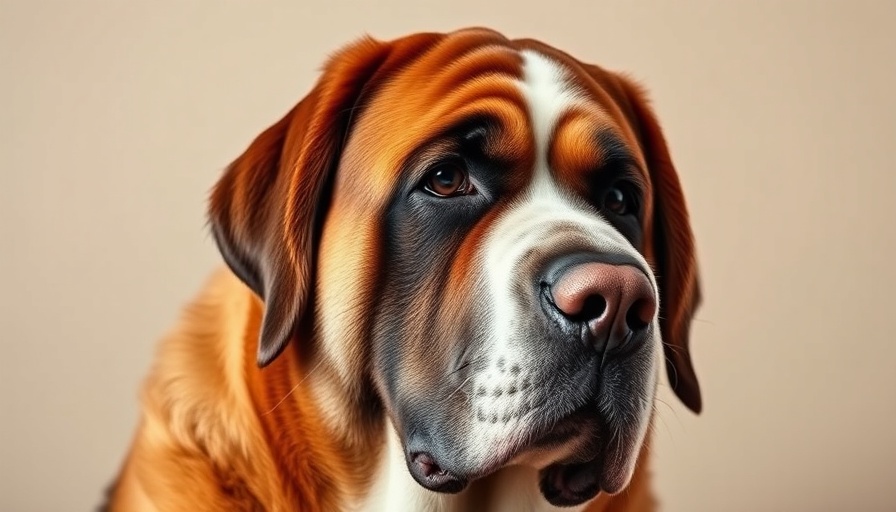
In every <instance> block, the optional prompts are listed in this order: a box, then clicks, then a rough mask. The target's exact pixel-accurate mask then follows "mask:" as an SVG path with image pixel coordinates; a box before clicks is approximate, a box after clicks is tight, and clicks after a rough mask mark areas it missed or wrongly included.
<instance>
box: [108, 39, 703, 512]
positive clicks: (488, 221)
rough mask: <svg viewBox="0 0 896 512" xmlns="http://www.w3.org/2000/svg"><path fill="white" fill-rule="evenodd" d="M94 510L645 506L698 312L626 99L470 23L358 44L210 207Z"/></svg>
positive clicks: (653, 124) (652, 142) (675, 217)
mask: <svg viewBox="0 0 896 512" xmlns="http://www.w3.org/2000/svg"><path fill="white" fill-rule="evenodd" d="M209 217H210V226H211V230H212V232H213V233H214V238H215V241H216V243H217V246H218V248H219V249H220V252H221V254H222V255H223V259H224V261H225V262H226V268H223V267H222V268H221V269H220V270H219V271H218V272H217V273H215V274H214V275H213V276H212V277H211V279H210V280H209V281H208V283H207V285H206V286H205V287H204V289H203V290H202V291H201V292H200V293H199V295H198V297H196V298H195V300H194V301H193V302H192V304H190V305H189V306H188V307H187V308H186V311H185V312H184V314H183V317H182V318H181V320H180V323H179V324H178V325H177V326H176V327H175V328H174V329H173V330H172V331H171V332H170V334H169V335H168V336H167V337H166V339H165V340H164V342H163V343H162V345H161V348H160V350H159V352H158V355H157V358H156V360H155V365H154V367H153V369H152V372H151V374H150V376H149V378H148V380H147V381H146V383H145V386H144V387H143V392H142V402H141V403H142V413H141V419H140V423H139V427H138V430H137V432H136V435H135V437H134V441H133V445H132V447H131V449H130V451H129V453H128V456H127V458H126V460H125V463H124V465H123V467H122V470H121V473H120V475H119V476H118V478H117V479H116V481H115V484H114V485H113V486H112V488H111V489H110V492H109V496H108V500H109V501H108V503H107V506H108V508H109V509H111V510H116V511H119V510H120V511H148V510H155V511H179V510H185V511H199V510H270V511H292V510H299V511H308V512H311V511H326V512H328V511H339V510H377V511H380V510H381V511H388V512H396V511H418V510H419V511H422V510H433V511H446V512H447V511H461V510H501V511H525V510H552V509H554V508H558V507H565V509H567V510H568V509H569V507H572V508H573V509H577V510H590V511H611V510H612V511H623V510H624V511H645V510H653V508H654V506H655V505H654V500H653V498H652V496H651V493H650V489H649V483H648V481H647V475H646V472H647V469H648V468H647V466H648V461H647V459H646V454H647V451H648V449H647V446H648V437H649V433H650V430H651V420H652V417H653V415H654V400H655V393H656V388H657V382H658V380H659V378H660V370H661V367H662V366H665V367H666V370H667V372H668V376H669V382H670V385H671V387H672V389H673V390H674V392H675V393H676V394H677V396H678V397H679V398H680V399H681V400H682V402H683V403H684V404H685V405H686V406H687V407H688V408H690V409H691V410H692V411H694V412H699V410H700V407H701V399H700V390H699V387H698V383H697V379H696V377H695V374H694V369H693V367H692V364H691V360H690V355H689V352H688V334H689V328H690V322H691V318H692V316H693V314H694V310H695V308H696V307H697V304H698V302H699V289H698V280H697V279H698V278H697V268H696V263H695V255H694V242H693V237H692V232H691V228H690V226H689V221H688V213H687V209H686V207H685V201H684V198H683V195H682V188H681V186H680V184H679V179H678V177H677V175H676V172H675V169H674V168H673V164H672V161H671V159H670V156H669V151H668V150H667V148H666V143H665V141H664V139H663V135H662V133H661V130H660V127H659V125H658V124H657V120H656V119H655V117H654V114H653V113H652V111H651V109H650V107H649V106H648V104H647V102H646V100H645V97H644V94H643V92H642V90H641V89H640V88H639V87H638V86H637V85H635V84H634V83H633V82H632V81H631V80H630V79H629V78H626V77H625V76H622V75H619V74H616V73H613V72H610V71H607V70H605V69H602V68H600V67H598V66H594V65H590V64H585V63H582V62H580V61H578V60H576V59H574V58H573V57H571V56H569V55H567V54H566V53H563V52H561V51H559V50H557V49H555V48H552V47H550V46H547V45H545V44H543V43H540V42H538V41H534V40H531V39H523V40H512V39H508V38H506V37H504V36H503V35H501V34H499V33H496V32H494V31H491V30H487V29H479V28H477V29H465V30H460V31H456V32H451V33H447V34H435V33H422V34H414V35H410V36H407V37H403V38H400V39H397V40H394V41H391V42H382V41H377V40H373V39H370V38H365V39H362V40H359V41H357V42H355V43H353V44H351V45H349V46H347V47H345V48H343V49H342V50H341V51H339V52H338V53H336V54H335V55H334V56H332V57H331V58H330V60H329V61H328V63H327V64H326V66H325V69H324V70H323V72H322V76H321V77H320V79H319V81H318V82H317V84H316V86H315V87H314V88H313V89H312V90H311V92H310V93H309V94H308V95H307V96H306V97H305V98H304V99H302V100H301V101H300V102H299V103H298V105H296V106H295V107H294V108H293V109H292V110H291V111H290V112H289V113H287V114H286V116H285V117H283V118H282V119H281V120H279V121H278V122H277V123H276V124H274V125H273V126H271V127H270V128H268V129H267V130H265V131H264V132H263V133H262V134H261V135H259V136H258V137H257V138H256V139H255V141H254V142H252V144H251V145H250V146H249V147H248V149H247V150H246V151H245V152H244V153H243V154H242V155H241V156H240V157H239V158H237V160H236V161H235V162H234V163H233V164H232V165H231V166H230V167H229V168H228V169H227V170H226V172H225V173H224V175H223V177H222V178H221V179H220V181H219V182H218V183H217V185H216V186H215V187H214V190H213V192H212V193H211V199H210V207H209Z"/></svg>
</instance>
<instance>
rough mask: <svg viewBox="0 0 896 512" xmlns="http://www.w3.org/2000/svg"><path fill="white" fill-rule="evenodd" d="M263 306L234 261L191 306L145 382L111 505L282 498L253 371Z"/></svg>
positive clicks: (227, 504)
mask: <svg viewBox="0 0 896 512" xmlns="http://www.w3.org/2000/svg"><path fill="white" fill-rule="evenodd" d="M259 314H260V304H259V303H258V299H257V298H256V297H255V296H254V295H253V294H252V292H251V291H250V290H249V289H248V288H247V287H245V286H244V285H243V284H242V283H241V282H240V281H239V280H238V279H237V278H236V277H235V276H234V275H233V274H232V273H230V272H229V271H227V270H226V269H220V270H217V271H215V272H214V273H213V274H212V276H211V277H210V279H209V280H208V281H207V282H206V284H205V285H204V286H203V288H202V290H201V291H200V293H199V294H198V296H196V297H195V298H194V299H193V300H192V301H191V302H190V303H189V304H188V305H187V306H186V307H185V308H184V310H183V313H182V315H181V318H180V319H179V321H178V322H177V324H176V325H175V327H174V328H173V329H172V330H170V331H169V332H168V333H167V335H165V336H164V338H163V340H162V342H161V344H160V345H159V349H158V352H157V353H156V357H155V361H154V364H153V368H152V370H151V372H150V375H149V377H148V378H147V379H146V381H145V382H144V385H143V388H142V391H141V418H140V427H139V429H138V431H137V434H136V437H135V439H134V442H133V446H132V447H131V451H130V455H129V457H128V459H127V460H126V462H125V467H124V468H123V471H122V474H121V479H120V480H119V481H118V482H117V483H116V485H115V489H114V491H113V493H112V499H111V503H112V506H111V507H110V508H111V509H112V510H133V509H137V510H147V509H149V510H153V509H158V510H174V509H179V507H182V506H184V505H186V504H189V505H190V506H195V505H197V504H200V503H202V504H207V505H201V506H200V508H201V509H203V508H204V507H205V506H207V507H208V508H209V509H210V510H213V509H214V510H220V509H233V510H261V509H262V508H270V506H269V505H270V504H273V503H277V502H278V501H280V499H281V498H280V496H279V489H280V488H281V486H280V485H279V482H273V481H269V480H270V479H271V478H272V475H277V471H276V469H275V465H274V462H273V459H272V458H271V456H270V455H269V451H268V448H267V444H266V442H265V440H264V434H263V431H262V427H261V424H260V422H259V420H258V415H257V413H256V410H255V407H254V406H253V404H252V400H251V397H250V394H249V390H248V387H247V384H246V379H245V368H246V366H245V365H246V360H245V355H246V351H245V343H246V339H247V336H252V335H253V334H254V333H253V332H252V330H251V329H252V325H253V323H254V325H257V322H258V319H257V318H255V315H259ZM146 496H153V497H154V499H157V500H162V501H161V502H159V501H157V502H156V503H153V504H152V505H150V503H149V502H148V500H146V498H145V497H146ZM262 503H264V504H265V506H264V507H263V506H262V505H261V504H262ZM274 508H277V507H274Z"/></svg>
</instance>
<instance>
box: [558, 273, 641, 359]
mask: <svg viewBox="0 0 896 512" xmlns="http://www.w3.org/2000/svg"><path fill="white" fill-rule="evenodd" d="M550 294H551V298H552V300H553V304H554V306H556V308H557V309H558V310H560V312H561V313H562V314H563V315H564V316H566V317H567V318H568V319H570V320H571V321H573V322H580V323H583V324H586V325H587V327H588V331H589V333H590V337H591V341H592V343H594V345H595V347H596V348H597V349H598V350H601V351H604V350H605V351H607V352H611V351H613V350H615V349H618V348H620V347H622V346H623V345H625V344H626V343H627V342H629V340H630V339H641V338H642V337H641V336H638V335H639V334H642V333H643V332H645V331H646V330H647V327H648V326H649V325H650V322H651V321H653V317H654V315H655V314H656V308H657V302H656V296H655V294H654V291H653V287H652V286H651V284H650V281H649V280H648V279H647V276H646V275H645V274H644V272H642V271H641V270H640V269H638V268H636V267H634V266H631V265H613V264H609V263H596V262H591V263H581V264H578V265H574V266H572V267H569V268H568V269H566V270H565V271H564V272H563V273H562V274H560V275H559V276H558V278H557V280H556V282H555V283H554V284H553V285H552V286H551V287H550Z"/></svg>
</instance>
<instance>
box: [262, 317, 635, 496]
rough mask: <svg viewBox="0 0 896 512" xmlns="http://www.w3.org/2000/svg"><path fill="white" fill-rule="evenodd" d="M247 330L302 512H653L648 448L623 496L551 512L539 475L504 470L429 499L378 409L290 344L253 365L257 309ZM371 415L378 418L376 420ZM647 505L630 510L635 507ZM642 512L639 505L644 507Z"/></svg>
mask: <svg viewBox="0 0 896 512" xmlns="http://www.w3.org/2000/svg"><path fill="white" fill-rule="evenodd" d="M253 307H254V308H255V309H256V311H253V314H252V315H249V316H250V318H251V319H252V320H250V321H249V323H248V325H247V326H246V333H245V336H246V341H247V342H246V344H245V345H246V352H245V357H246V365H245V369H246V374H247V376H248V379H247V381H248V383H249V391H250V393H251V395H252V397H253V402H254V405H255V408H256V412H257V414H258V417H259V419H260V421H261V424H262V426H263V429H264V433H265V436H266V437H267V440H268V443H267V444H268V446H269V447H270V448H271V451H272V455H273V457H274V460H275V461H276V463H277V466H278V470H279V471H280V473H281V475H282V478H283V481H282V482H280V484H281V485H282V487H283V488H284V490H285V492H286V494H287V500H288V501H289V502H292V503H302V504H303V505H304V506H303V507H302V509H303V510H341V509H347V510H357V511H380V510H388V511H390V512H401V511H433V512H455V511H468V510H489V511H492V510H494V511H519V510H526V511H548V510H558V511H559V510H563V511H578V510H587V511H588V512H615V511H623V510H625V511H629V510H639V511H640V510H650V509H652V507H650V505H651V504H652V500H651V497H650V495H649V489H648V486H647V477H646V475H645V472H646V468H645V467H644V466H645V465H646V463H647V460H646V451H647V449H646V448H647V447H646V446H645V450H644V453H642V456H641V460H640V461H639V464H638V469H637V470H636V471H635V475H634V477H633V480H632V483H631V485H630V486H629V488H628V489H627V490H626V492H625V493H623V494H621V495H620V496H617V497H610V496H607V495H603V494H602V495H600V496H599V497H598V498H597V499H595V500H593V501H591V502H590V503H588V504H587V505H584V506H580V507H575V508H569V507H565V508H562V509H560V508H556V507H552V506H551V505H550V504H549V503H547V501H545V499H544V498H543V497H542V495H541V492H540V491H539V488H538V475H537V472H536V470H534V469H532V468H525V467H510V468H505V469H502V470H501V471H499V472H497V473H496V474H494V475H491V476H489V477H487V478H483V479H480V480H477V481H475V482H473V483H472V484H471V485H470V486H469V487H468V488H467V489H466V490H464V491H463V492H461V493H458V494H441V493H434V492H431V491H428V490H426V489H424V488H423V487H422V486H420V485H419V484H417V482H415V481H414V480H413V478H412V477H411V475H410V473H409V472H408V469H407V466H406V464H405V461H404V457H403V456H402V450H401V443H400V441H399V439H398V437H397V435H396V434H395V431H394V429H393V428H392V426H391V424H390V423H389V422H388V421H387V420H385V419H384V418H383V413H382V412H381V410H379V408H377V407H374V406H371V405H370V404H366V403H364V397H363V396H362V391H360V390H357V389H354V390H352V389H344V388H342V387H341V386H340V385H339V384H338V379H337V378H335V375H333V372H332V371H330V370H329V369H328V368H327V367H326V365H325V364H323V363H320V362H317V361H313V360H312V361H302V360H300V359H302V358H303V357H306V355H305V354H304V353H303V351H301V350H299V349H298V344H297V343H295V341H296V340H294V343H293V344H292V345H291V346H290V347H287V349H286V350H285V351H284V352H283V354H282V355H281V356H280V357H279V358H278V359H277V360H275V361H274V362H273V363H271V364H270V365H269V366H267V367H266V368H264V369H259V368H258V367H257V366H256V365H255V350H256V347H257V333H258V328H259V326H260V319H261V310H260V304H259V303H254V306H253ZM374 416H375V417H374ZM642 503H643V505H647V507H646V508H630V507H631V506H632V505H634V504H642ZM643 505H641V506H643Z"/></svg>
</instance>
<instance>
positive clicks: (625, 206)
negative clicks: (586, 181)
mask: <svg viewBox="0 0 896 512" xmlns="http://www.w3.org/2000/svg"><path fill="white" fill-rule="evenodd" d="M603 209H604V210H606V211H609V212H613V213H615V214H616V215H628V214H630V213H634V210H635V202H634V199H632V196H631V194H630V193H629V192H628V191H627V189H625V188H624V187H622V186H613V187H610V188H609V189H607V193H606V194H605V195H604V203H603Z"/></svg>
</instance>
